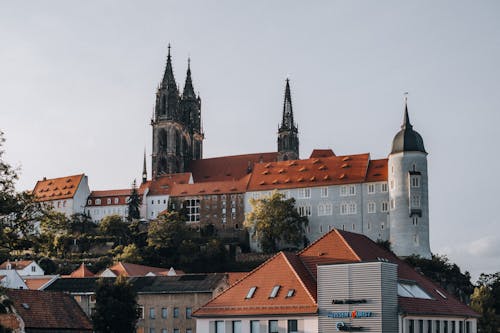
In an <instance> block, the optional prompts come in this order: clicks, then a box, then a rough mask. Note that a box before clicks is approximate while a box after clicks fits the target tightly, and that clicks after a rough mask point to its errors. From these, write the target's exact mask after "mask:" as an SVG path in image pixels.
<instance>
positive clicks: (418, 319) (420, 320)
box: [398, 315, 477, 333]
mask: <svg viewBox="0 0 500 333" xmlns="http://www.w3.org/2000/svg"><path fill="white" fill-rule="evenodd" d="M398 321H399V333H417V332H436V333H437V332H440V333H453V332H455V333H459V332H462V333H476V332H477V320H476V318H465V317H445V316H439V317H436V316H403V315H400V316H399V318H398Z"/></svg>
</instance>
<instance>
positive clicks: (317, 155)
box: [309, 149, 335, 158]
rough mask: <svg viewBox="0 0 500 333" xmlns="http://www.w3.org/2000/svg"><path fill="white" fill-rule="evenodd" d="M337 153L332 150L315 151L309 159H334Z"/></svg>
mask: <svg viewBox="0 0 500 333" xmlns="http://www.w3.org/2000/svg"><path fill="white" fill-rule="evenodd" d="M333 156H335V153H334V152H333V150H331V149H314V150H313V151H312V152H311V156H309V158H321V157H333Z"/></svg>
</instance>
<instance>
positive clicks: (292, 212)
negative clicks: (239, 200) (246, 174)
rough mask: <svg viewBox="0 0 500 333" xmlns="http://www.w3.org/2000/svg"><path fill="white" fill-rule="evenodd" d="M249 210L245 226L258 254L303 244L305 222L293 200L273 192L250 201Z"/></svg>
mask: <svg viewBox="0 0 500 333" xmlns="http://www.w3.org/2000/svg"><path fill="white" fill-rule="evenodd" d="M250 205H251V206H252V211H251V212H250V213H248V214H247V216H246V220H245V226H246V227H247V228H249V229H250V232H251V233H252V235H253V236H254V237H256V238H257V240H258V241H259V243H260V246H261V248H262V251H264V252H266V253H273V252H276V251H278V250H280V249H282V248H284V247H290V246H294V247H298V246H300V245H302V244H303V243H304V239H305V230H304V228H305V227H306V226H307V225H308V223H309V220H308V219H307V217H306V216H300V214H299V213H298V211H297V209H296V208H295V199H294V198H290V199H285V196H284V195H283V194H281V193H278V192H277V191H274V192H273V193H272V194H271V195H270V196H269V197H265V198H262V199H250Z"/></svg>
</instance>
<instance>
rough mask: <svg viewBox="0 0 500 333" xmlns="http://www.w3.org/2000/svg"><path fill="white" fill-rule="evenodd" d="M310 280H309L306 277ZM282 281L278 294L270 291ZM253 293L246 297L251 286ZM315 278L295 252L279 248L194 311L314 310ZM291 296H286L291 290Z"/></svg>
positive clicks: (259, 312)
mask: <svg viewBox="0 0 500 333" xmlns="http://www.w3.org/2000/svg"><path fill="white" fill-rule="evenodd" d="M304 280H308V281H304ZM277 285H279V286H280V289H279V292H278V294H277V296H276V297H274V298H271V297H270V294H271V291H272V290H273V288H274V287H275V286H277ZM252 287H256V290H255V292H254V294H253V296H252V297H250V298H246V296H247V294H248V293H249V290H250V288H252ZM315 288H316V285H315V282H314V281H312V277H311V275H309V273H307V272H306V270H305V268H304V267H303V265H302V264H301V263H300V261H299V260H297V259H296V256H295V255H294V254H290V253H284V252H280V253H278V254H277V255H275V256H274V257H272V258H271V259H269V260H268V261H266V262H265V263H264V264H262V265H261V266H259V267H258V268H256V269H255V270H253V271H252V272H250V273H248V274H247V275H246V276H245V277H243V278H242V279H240V280H238V281H237V282H236V283H235V284H233V285H232V286H231V287H229V288H228V289H226V290H225V291H224V292H222V293H221V294H219V295H218V296H217V297H215V298H213V299H212V300H211V301H209V302H208V303H207V304H206V305H204V306H203V307H201V308H200V309H198V310H197V311H195V312H194V315H195V316H199V317H203V316H220V315H225V316H236V315H243V314H244V315H265V314H285V313H286V314H315V313H316V312H317V304H316V301H315V294H316V292H315V291H314V294H312V289H315ZM292 289H293V290H294V292H293V295H292V296H291V297H287V294H288V292H289V291H290V290H292Z"/></svg>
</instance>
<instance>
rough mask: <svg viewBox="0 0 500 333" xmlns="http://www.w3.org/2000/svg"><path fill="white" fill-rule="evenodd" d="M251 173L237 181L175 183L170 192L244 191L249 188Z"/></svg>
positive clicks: (178, 195) (175, 194) (212, 192)
mask: <svg viewBox="0 0 500 333" xmlns="http://www.w3.org/2000/svg"><path fill="white" fill-rule="evenodd" d="M249 180H250V175H246V176H244V177H243V178H242V179H241V180H237V181H233V180H230V181H219V182H203V183H195V184H175V185H173V187H172V191H171V193H170V195H171V196H173V197H183V196H193V195H210V194H231V193H244V192H245V191H246V188H247V184H248V181H249Z"/></svg>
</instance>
